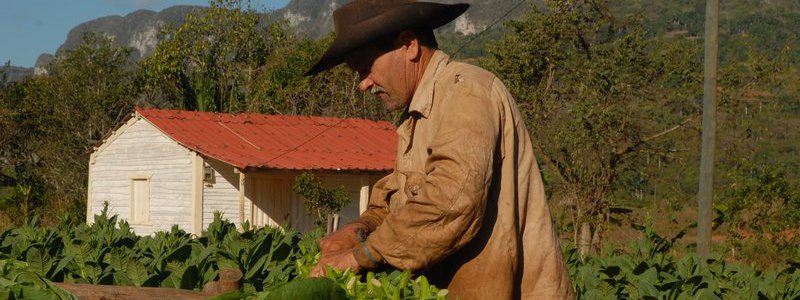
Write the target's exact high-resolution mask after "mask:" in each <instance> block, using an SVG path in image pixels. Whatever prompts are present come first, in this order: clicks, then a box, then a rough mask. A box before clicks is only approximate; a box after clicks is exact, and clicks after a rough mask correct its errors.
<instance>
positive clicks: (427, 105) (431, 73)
mask: <svg viewBox="0 0 800 300" xmlns="http://www.w3.org/2000/svg"><path fill="white" fill-rule="evenodd" d="M449 61H450V56H448V55H447V54H445V53H444V52H442V51H441V50H436V51H435V52H434V53H433V56H432V57H431V61H430V62H429V63H428V66H427V67H425V73H424V74H423V75H422V80H420V83H419V86H417V90H416V91H415V92H414V97H412V98H411V103H410V104H409V105H408V112H417V113H419V114H420V115H422V117H424V118H428V115H429V114H430V112H431V107H432V106H433V88H434V86H435V84H436V79H437V78H439V74H440V73H441V72H442V70H444V67H445V66H447V63H448V62H449Z"/></svg>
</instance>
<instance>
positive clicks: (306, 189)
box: [292, 173, 350, 233]
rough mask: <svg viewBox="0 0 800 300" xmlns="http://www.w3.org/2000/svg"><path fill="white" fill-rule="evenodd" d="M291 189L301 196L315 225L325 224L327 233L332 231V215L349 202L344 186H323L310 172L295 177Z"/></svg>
mask: <svg viewBox="0 0 800 300" xmlns="http://www.w3.org/2000/svg"><path fill="white" fill-rule="evenodd" d="M292 190H293V191H294V192H295V193H297V194H298V195H300V196H302V197H303V200H304V201H305V206H306V210H307V211H308V212H309V214H310V215H311V217H312V218H314V224H316V225H317V227H322V226H326V229H327V231H326V232H327V233H331V232H333V221H334V215H335V214H336V213H338V212H339V211H341V210H342V208H343V207H344V206H345V205H347V203H349V202H350V198H349V197H347V191H346V190H345V188H344V186H338V187H336V188H333V189H328V188H325V187H324V186H323V185H322V182H321V181H320V180H319V179H318V178H317V177H316V176H314V174H311V173H303V174H300V175H298V176H297V177H295V179H294V184H292Z"/></svg>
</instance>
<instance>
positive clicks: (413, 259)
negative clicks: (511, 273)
mask: <svg viewBox="0 0 800 300" xmlns="http://www.w3.org/2000/svg"><path fill="white" fill-rule="evenodd" d="M459 90H460V91H459V92H458V93H457V94H456V95H453V98H451V99H450V101H451V103H450V104H451V105H448V106H446V108H445V109H447V110H448V111H447V112H444V113H443V114H442V116H441V123H440V125H439V131H438V132H437V133H436V134H435V136H434V138H433V141H432V143H431V145H430V148H429V149H428V150H429V153H430V154H429V156H428V159H427V161H426V165H425V173H424V174H422V173H413V174H407V180H406V188H407V190H406V191H401V192H407V193H408V196H409V199H408V201H407V202H406V204H405V205H404V206H402V207H401V208H399V209H397V210H394V211H392V213H391V214H390V215H387V216H384V221H383V222H382V223H381V224H380V225H379V226H377V227H376V228H375V230H374V231H373V232H372V233H371V234H370V236H369V237H368V238H367V240H366V241H365V242H364V243H362V244H360V245H359V246H357V247H355V248H354V249H353V255H354V256H355V259H356V261H357V262H358V263H359V265H360V266H361V267H364V268H374V267H376V266H377V265H378V264H381V263H389V264H390V265H392V266H395V267H397V268H401V269H409V270H420V269H424V268H426V267H428V266H430V265H431V264H433V263H436V262H438V261H439V260H441V259H443V258H444V257H446V256H448V255H450V254H452V253H454V252H455V251H457V250H458V249H460V248H461V247H463V246H464V245H465V244H466V243H468V242H469V241H470V240H472V238H473V237H474V236H475V235H476V234H477V232H478V230H479V229H480V226H481V224H482V222H483V214H484V210H485V207H486V199H487V195H488V189H489V186H490V184H491V178H492V168H493V162H494V156H495V148H496V146H497V139H498V135H499V131H500V124H501V123H500V122H501V121H500V119H501V115H500V114H501V113H500V109H499V108H498V107H497V106H496V104H495V103H494V102H493V101H491V100H490V99H486V97H487V95H486V94H485V93H483V92H481V91H476V90H475V89H472V88H469V89H464V88H461V89H459Z"/></svg>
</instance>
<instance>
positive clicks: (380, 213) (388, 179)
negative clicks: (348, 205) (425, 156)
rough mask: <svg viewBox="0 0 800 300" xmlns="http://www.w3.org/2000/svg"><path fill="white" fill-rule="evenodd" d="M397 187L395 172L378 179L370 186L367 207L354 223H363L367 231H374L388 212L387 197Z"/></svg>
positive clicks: (395, 190)
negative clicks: (370, 190) (370, 191)
mask: <svg viewBox="0 0 800 300" xmlns="http://www.w3.org/2000/svg"><path fill="white" fill-rule="evenodd" d="M397 189H398V185H397V177H396V173H391V174H389V175H386V176H385V177H383V178H381V179H380V180H378V182H376V183H375V184H374V185H373V187H372V193H371V194H370V197H369V205H368V206H367V209H366V210H365V211H364V213H362V214H361V216H360V217H359V218H358V220H356V221H354V223H361V224H363V225H365V226H366V227H367V228H368V229H367V231H368V232H372V231H375V229H376V228H377V227H378V226H379V225H381V224H382V223H383V221H384V220H385V219H386V215H387V214H388V213H389V208H388V201H389V198H390V197H391V196H392V194H394V193H395V192H397Z"/></svg>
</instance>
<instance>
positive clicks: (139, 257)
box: [0, 209, 446, 299]
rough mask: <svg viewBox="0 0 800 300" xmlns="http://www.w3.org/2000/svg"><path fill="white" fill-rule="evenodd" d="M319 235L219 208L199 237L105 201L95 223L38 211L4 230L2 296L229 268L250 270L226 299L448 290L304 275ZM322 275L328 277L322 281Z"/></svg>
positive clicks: (401, 295)
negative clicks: (51, 223) (143, 221)
mask: <svg viewBox="0 0 800 300" xmlns="http://www.w3.org/2000/svg"><path fill="white" fill-rule="evenodd" d="M320 236H321V234H320V233H319V231H315V232H312V233H309V234H305V235H301V234H299V233H297V232H296V231H294V230H292V229H282V228H259V229H252V228H249V226H248V225H247V224H245V225H244V230H242V231H241V232H240V231H239V230H238V229H237V228H236V226H235V225H234V224H233V223H230V222H228V221H226V220H223V219H222V217H221V215H219V214H216V215H215V217H214V222H212V223H211V224H210V225H209V227H208V228H207V229H206V231H204V233H203V234H202V236H201V237H198V238H193V237H191V235H190V234H188V233H186V232H185V231H183V230H180V229H179V228H178V227H177V226H174V227H173V228H172V229H171V230H170V231H168V232H159V233H156V234H155V235H154V236H144V237H140V236H137V235H136V234H135V233H134V232H133V231H132V230H131V228H130V226H129V225H128V223H127V222H125V221H124V220H123V221H121V220H118V217H117V216H108V214H107V210H105V209H104V210H103V213H101V214H100V215H96V216H95V223H94V224H92V225H86V224H81V225H78V226H68V225H66V224H65V225H64V226H59V227H57V228H43V227H40V226H37V225H36V220H35V219H34V220H32V221H30V222H28V223H26V224H24V225H22V226H20V227H17V228H11V229H6V230H4V231H3V232H2V233H0V275H2V278H0V298H3V299H17V298H39V299H41V298H50V299H69V298H72V295H70V294H69V293H66V292H64V291H61V290H59V289H57V288H56V287H55V286H53V285H52V282H66V283H89V284H103V285H122V286H141V287H165V288H181V289H189V290H202V288H203V286H204V285H205V284H206V283H209V282H211V281H214V280H217V279H218V278H219V271H220V270H222V269H238V270H240V271H241V272H242V274H243V277H242V285H243V288H242V290H241V291H239V292H237V293H231V294H227V295H224V297H221V298H222V299H225V298H255V299H262V298H270V297H275V295H281V293H284V292H287V291H288V292H292V291H293V289H297V290H299V291H301V292H309V291H311V292H324V291H327V290H325V289H324V288H323V287H324V286H325V285H326V284H327V285H330V286H332V287H334V288H335V289H334V290H332V292H333V293H339V292H341V293H343V295H345V296H346V297H349V298H395V299H437V298H444V295H446V291H440V290H438V289H437V288H436V287H434V286H432V285H430V284H428V283H427V281H426V279H425V278H424V277H417V278H414V279H411V274H410V273H408V272H391V273H386V272H382V273H368V274H366V275H365V277H364V278H363V279H362V278H361V276H358V275H355V274H353V273H352V272H335V271H332V272H329V273H330V275H329V278H328V279H317V280H299V279H304V278H305V277H307V274H308V272H309V270H310V268H311V267H313V266H314V265H315V264H316V262H317V260H318V257H319V253H318V252H319V250H318V246H317V243H318V240H319V238H320ZM296 279H298V280H296ZM320 281H322V282H326V281H327V282H328V283H322V284H321V285H319V284H318V283H319V282H320ZM308 284H310V286H306V285H308ZM298 287H299V288H298ZM270 295H273V296H270ZM325 298H327V297H325Z"/></svg>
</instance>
